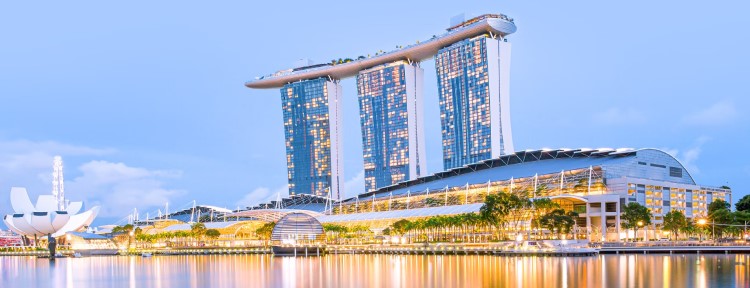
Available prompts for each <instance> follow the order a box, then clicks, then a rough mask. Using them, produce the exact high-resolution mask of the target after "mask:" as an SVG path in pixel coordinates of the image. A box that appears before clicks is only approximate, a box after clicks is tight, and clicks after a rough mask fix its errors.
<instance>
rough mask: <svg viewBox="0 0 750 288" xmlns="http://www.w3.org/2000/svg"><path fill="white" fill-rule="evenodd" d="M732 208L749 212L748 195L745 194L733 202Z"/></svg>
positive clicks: (749, 196) (749, 200)
mask: <svg viewBox="0 0 750 288" xmlns="http://www.w3.org/2000/svg"><path fill="white" fill-rule="evenodd" d="M734 209H735V210H737V211H743V212H750V195H745V197H742V198H741V199H740V201H737V203H735V204H734Z"/></svg>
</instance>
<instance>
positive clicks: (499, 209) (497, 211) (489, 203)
mask: <svg viewBox="0 0 750 288" xmlns="http://www.w3.org/2000/svg"><path fill="white" fill-rule="evenodd" d="M500 193H502V194H504V192H500ZM500 201H501V200H500V195H499V194H490V195H487V197H485V198H484V205H482V207H480V208H479V216H481V218H482V220H483V221H484V222H485V223H487V225H488V226H494V227H496V228H500V225H501V224H502V223H504V222H505V221H506V217H507V216H508V210H507V209H506V207H505V205H503V204H502V203H500Z"/></svg>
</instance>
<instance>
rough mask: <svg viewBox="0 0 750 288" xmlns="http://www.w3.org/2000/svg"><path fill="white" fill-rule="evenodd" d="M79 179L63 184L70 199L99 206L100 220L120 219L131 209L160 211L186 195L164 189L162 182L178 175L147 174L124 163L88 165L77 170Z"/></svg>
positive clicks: (157, 172)
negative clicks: (172, 199)
mask: <svg viewBox="0 0 750 288" xmlns="http://www.w3.org/2000/svg"><path fill="white" fill-rule="evenodd" d="M78 169H79V170H80V171H81V172H82V175H81V176H80V177H76V178H74V179H73V180H71V181H66V189H65V190H66V193H67V191H70V193H67V194H68V195H67V196H69V197H70V198H73V199H82V200H85V201H86V202H87V203H88V205H89V206H92V205H100V206H101V211H100V212H99V213H100V215H101V216H103V217H122V216H124V215H127V214H128V213H129V212H130V211H132V210H133V208H138V209H139V210H143V211H147V209H150V208H154V207H161V206H163V205H164V204H165V203H167V202H169V199H170V198H175V197H179V196H181V195H183V194H185V191H182V190H176V189H168V188H165V187H164V186H165V183H164V182H165V180H166V179H169V178H179V177H181V175H182V173H181V172H180V171H164V170H149V169H145V168H137V167H130V166H128V165H126V164H124V163H113V162H107V161H91V162H88V163H85V164H83V165H81V166H80V167H79V168H78Z"/></svg>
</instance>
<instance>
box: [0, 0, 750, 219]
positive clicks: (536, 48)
mask: <svg viewBox="0 0 750 288" xmlns="http://www.w3.org/2000/svg"><path fill="white" fill-rule="evenodd" d="M652 2H654V1H628V2H623V3H619V2H618V3H612V1H581V2H570V1H567V2H564V3H561V2H560V1H549V2H539V1H534V2H533V3H532V2H528V1H513V2H509V1H507V2H506V1H496V2H494V3H490V2H489V1H450V2H443V1H429V2H428V3H429V4H420V3H416V2H415V1H378V2H372V1H369V2H361V3H360V2H352V1H338V2H324V1H312V2H300V3H288V2H283V1H267V2H266V3H264V4H259V3H257V1H233V2H231V1H222V2H220V3H219V2H216V1H214V2H206V1H127V2H112V1H104V2H102V1H76V2H69V1H65V2H53V1H50V3H46V4H45V5H42V4H40V3H30V2H6V3H2V4H0V35H2V37H3V41H2V44H0V199H8V198H7V197H8V193H9V191H10V187H11V186H25V187H27V188H28V189H29V190H30V193H31V194H32V197H33V196H34V195H39V194H42V193H49V191H50V189H51V175H50V174H51V171H52V157H53V156H54V155H57V154H59V155H62V156H63V158H64V160H65V166H66V168H65V173H66V174H65V177H66V194H67V195H68V197H70V198H73V199H83V200H86V201H87V203H88V205H94V204H98V205H102V206H103V207H102V208H103V210H102V213H101V216H100V218H99V219H98V220H97V223H98V224H103V223H106V222H111V221H114V220H117V219H120V218H122V217H123V216H125V214H126V213H128V211H131V210H132V209H133V208H134V207H137V208H138V209H139V210H140V211H154V210H155V209H157V208H158V207H160V206H163V204H164V203H165V202H167V201H169V202H170V206H171V207H173V209H174V208H177V207H184V206H186V205H187V204H188V202H190V201H192V200H194V199H195V200H197V201H198V202H199V203H205V204H213V205H217V206H223V207H228V208H236V207H237V206H238V205H241V204H245V205H246V204H256V203H258V202H259V201H262V200H268V199H272V198H275V195H276V193H278V192H281V193H286V163H285V154H284V153H285V152H284V135H283V126H282V112H281V101H280V95H279V91H278V90H276V89H271V90H250V89H247V88H245V87H244V86H243V83H244V82H245V81H247V80H250V79H253V78H254V77H255V76H259V75H264V74H267V73H271V72H274V71H276V70H280V69H285V68H289V67H290V66H291V65H292V64H293V63H294V62H295V61H296V60H297V59H300V58H309V59H312V60H314V61H316V62H318V63H320V62H327V61H329V60H330V59H334V58H336V59H338V58H346V57H351V58H355V57H357V56H359V55H366V54H368V53H374V52H376V51H378V50H381V49H382V50H385V51H388V50H392V49H393V48H395V46H396V45H406V44H411V43H414V42H415V41H417V40H424V39H429V38H430V37H431V36H432V35H433V34H439V33H443V31H444V29H445V28H446V27H448V25H449V22H450V18H451V17H452V16H455V15H456V14H459V13H466V14H467V15H479V14H483V13H504V14H507V15H509V16H511V17H513V18H515V22H516V25H517V26H518V31H517V32H516V33H515V34H513V35H511V36H510V37H508V39H509V41H510V42H512V43H513V55H512V65H511V66H512V68H511V71H512V72H511V115H512V116H511V117H512V124H513V133H514V141H515V147H516V149H517V150H522V149H535V148H543V147H548V148H557V147H592V148H597V147H613V148H617V147H635V148H640V147H654V148H661V149H665V150H667V151H669V152H670V153H672V154H673V155H676V157H677V158H679V159H680V160H681V161H683V163H684V164H685V165H686V166H687V167H688V169H690V171H691V173H692V174H693V176H694V177H695V178H696V179H697V181H698V182H699V183H701V184H705V185H713V186H719V185H729V186H731V187H732V188H733V189H734V195H733V198H734V200H736V199H739V198H740V197H741V196H744V195H746V194H747V193H748V189H750V185H749V184H747V181H744V180H746V179H748V178H749V177H750V161H748V159H749V158H750V157H748V156H747V154H746V153H745V151H744V150H746V149H745V148H746V147H747V143H748V142H749V141H750V125H748V123H750V121H749V120H750V119H749V117H748V116H747V114H746V111H747V109H748V108H750V100H748V99H750V88H748V81H747V79H748V70H747V68H748V67H750V56H748V52H747V51H750V47H749V46H750V37H747V35H746V34H747V31H745V30H746V28H747V27H750V17H747V14H748V12H750V9H749V8H750V4H748V2H745V1H714V2H705V1H701V2H697V1H658V3H652ZM365 4H366V6H364V5H365ZM422 66H423V68H424V69H425V93H426V94H425V105H426V107H425V120H426V121H425V122H426V123H425V135H426V140H427V143H426V145H427V156H428V160H427V161H428V169H429V172H430V173H432V172H437V171H439V170H441V168H442V167H441V159H440V157H441V147H440V127H439V126H440V124H439V118H438V117H439V110H438V106H437V95H436V92H437V91H436V84H435V83H436V82H435V71H434V63H433V61H425V62H424V63H422ZM342 85H343V87H344V88H343V89H344V98H345V100H344V107H345V111H344V118H345V119H346V121H345V122H344V137H345V138H344V156H345V164H344V168H345V172H344V174H345V178H346V179H347V191H346V193H347V195H348V196H352V195H354V194H355V193H356V192H358V191H359V192H361V191H362V190H363V189H364V187H363V181H362V175H361V173H362V154H361V138H360V137H361V134H360V130H359V120H358V117H359V116H358V113H359V112H358V106H357V98H356V88H355V83H354V81H353V79H346V80H344V81H342ZM8 206H9V205H8V204H7V201H0V212H1V213H2V214H7V213H10V207H8Z"/></svg>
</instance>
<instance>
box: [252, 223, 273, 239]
mask: <svg viewBox="0 0 750 288" xmlns="http://www.w3.org/2000/svg"><path fill="white" fill-rule="evenodd" d="M274 227H276V222H268V223H266V224H263V226H260V228H258V229H255V235H258V238H260V239H262V240H271V233H272V232H273V228H274Z"/></svg>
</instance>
